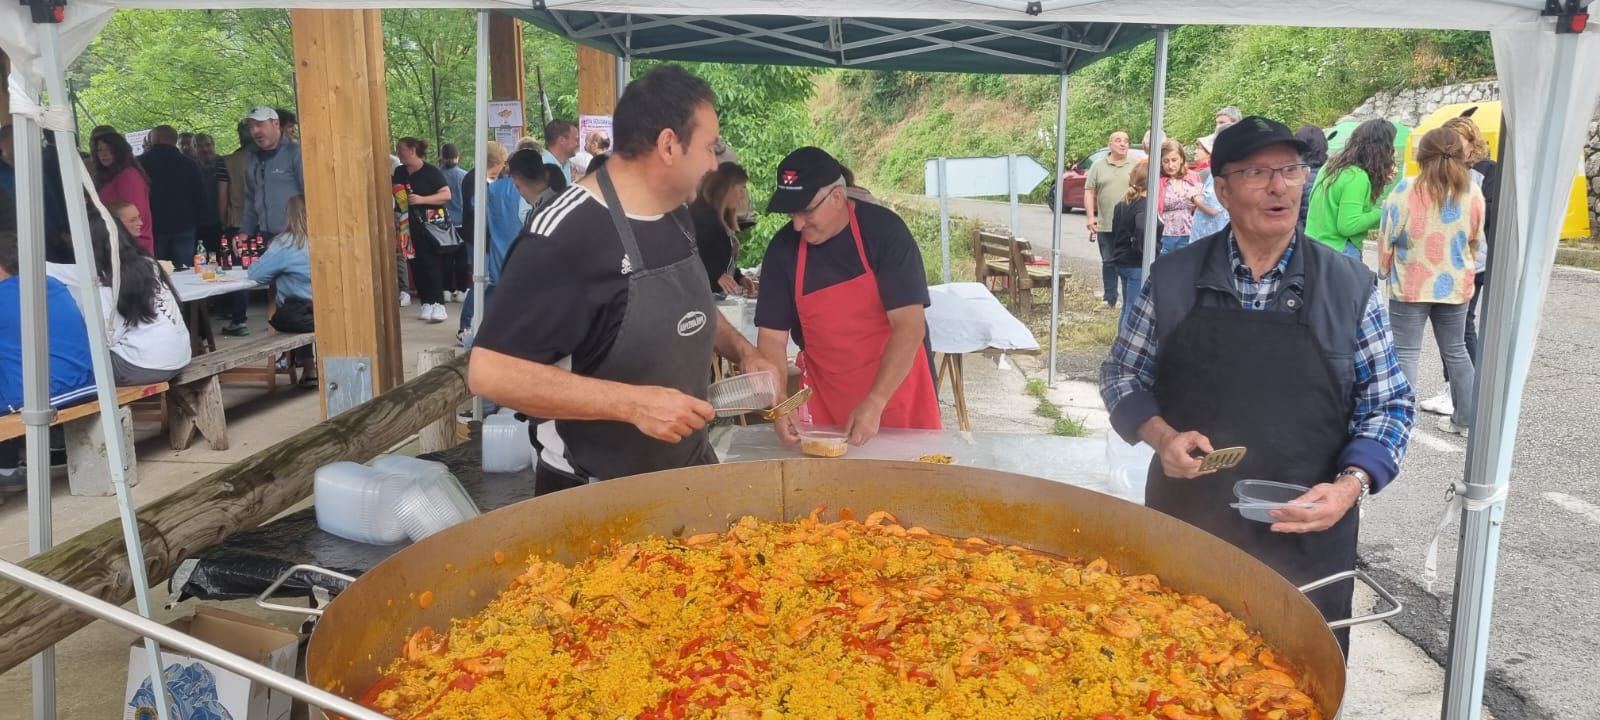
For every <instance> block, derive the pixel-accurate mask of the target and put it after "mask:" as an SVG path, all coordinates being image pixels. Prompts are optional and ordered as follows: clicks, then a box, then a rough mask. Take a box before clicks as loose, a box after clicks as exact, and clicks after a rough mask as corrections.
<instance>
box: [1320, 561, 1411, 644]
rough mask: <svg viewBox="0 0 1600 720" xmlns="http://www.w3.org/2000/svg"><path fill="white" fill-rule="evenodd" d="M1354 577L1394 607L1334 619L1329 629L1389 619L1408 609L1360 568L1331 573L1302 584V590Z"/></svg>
mask: <svg viewBox="0 0 1600 720" xmlns="http://www.w3.org/2000/svg"><path fill="white" fill-rule="evenodd" d="M1352 578H1354V579H1356V580H1359V581H1361V582H1363V583H1365V584H1366V586H1367V587H1369V588H1372V592H1374V593H1376V594H1377V595H1378V597H1380V598H1382V599H1383V601H1384V602H1386V603H1389V604H1390V605H1393V606H1394V607H1392V608H1389V609H1388V610H1384V611H1383V612H1379V613H1373V614H1371V615H1362V616H1361V617H1353V618H1350V619H1348V620H1334V621H1333V622H1330V623H1328V629H1329V630H1338V629H1339V628H1347V627H1352V626H1355V625H1365V624H1367V623H1370V622H1377V621H1379V620H1388V619H1389V618H1392V617H1394V616H1396V615H1399V614H1400V612H1401V611H1402V610H1405V609H1406V606H1405V605H1404V604H1402V603H1401V602H1400V599H1399V598H1397V597H1395V596H1394V595H1392V594H1390V593H1389V591H1388V590H1385V589H1383V586H1382V585H1379V584H1378V583H1377V581H1376V580H1373V579H1372V578H1371V577H1370V576H1369V575H1367V574H1366V573H1365V572H1362V571H1360V570H1346V571H1344V572H1342V573H1337V574H1334V575H1329V576H1328V577H1325V578H1323V579H1321V580H1316V581H1313V582H1310V583H1307V584H1305V585H1301V586H1300V592H1302V593H1308V592H1311V591H1312V590H1316V589H1317V588H1320V587H1325V586H1328V585H1332V584H1334V583H1336V582H1342V581H1345V580H1350V579H1352Z"/></svg>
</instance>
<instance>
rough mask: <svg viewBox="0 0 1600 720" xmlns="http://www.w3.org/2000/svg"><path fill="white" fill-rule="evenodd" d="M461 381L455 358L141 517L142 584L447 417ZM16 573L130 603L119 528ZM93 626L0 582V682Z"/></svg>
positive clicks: (463, 393)
mask: <svg viewBox="0 0 1600 720" xmlns="http://www.w3.org/2000/svg"><path fill="white" fill-rule="evenodd" d="M466 376H467V361H466V357H465V356H463V357H461V358H459V359H457V360H454V361H452V362H450V363H449V364H448V365H445V366H443V367H436V368H434V369H433V370H431V371H429V372H427V373H425V374H422V375H418V376H417V377H416V378H415V379H413V380H411V381H410V382H408V383H406V384H404V385H402V386H400V387H397V388H394V389H392V390H390V391H389V392H386V393H384V394H382V395H379V396H377V397H374V398H373V399H372V400H370V401H368V402H365V403H362V404H360V405H357V406H356V407H354V408H351V409H349V410H347V411H345V412H343V413H341V414H339V416H338V417H335V418H333V419H331V420H326V421H323V422H321V423H319V424H317V425H315V426H312V427H310V428H307V429H306V430H304V431H302V432H300V433H299V434H297V435H295V436H293V437H290V438H288V439H286V440H284V441H282V442H280V443H278V444H276V445H273V446H272V447H269V448H267V449H265V450H262V451H261V452H258V453H256V454H254V455H251V456H250V457H248V458H246V459H244V460H242V461H240V462H237V463H235V464H233V465H230V466H228V467H226V468H223V469H221V470H218V471H217V472H215V473H212V474H210V475H207V476H206V477H204V478H201V479H200V480H197V481H195V482H193V483H191V484H189V485H186V486H184V487H182V488H179V489H177V490H175V491H173V492H172V493H171V494H169V495H167V496H165V497H162V498H161V499H159V500H156V501H154V502H151V503H149V504H147V505H145V506H144V507H141V508H139V535H140V539H141V540H142V542H143V543H144V557H145V562H146V568H147V569H148V570H149V573H150V581H151V582H155V583H159V582H163V581H165V580H166V579H167V578H168V577H170V576H171V575H172V572H173V570H175V569H176V568H177V566H178V563H179V562H181V561H182V560H183V559H184V558H186V557H188V556H189V555H191V554H193V553H195V552H197V551H199V550H201V549H203V548H206V547H209V546H211V545H213V544H216V543H217V542H220V541H221V540H222V539H223V538H225V537H227V536H229V535H232V534H233V533H235V532H238V531H239V530H242V529H245V528H253V527H256V526H258V525H260V524H261V523H264V522H266V521H268V520H271V519H272V518H273V517H275V516H277V515H278V514H279V513H282V512H283V511H285V510H288V509H289V508H290V507H293V506H294V505H295V504H296V503H298V502H300V501H302V500H304V499H306V498H307V497H309V496H310V495H311V487H312V474H313V473H314V472H316V469H317V468H319V467H322V466H323V465H326V464H328V463H332V462H338V461H341V460H349V461H352V462H366V461H368V460H371V459H372V458H373V457H375V456H377V455H378V454H379V453H382V452H386V451H388V450H389V448H392V447H394V446H395V445H397V444H399V443H401V442H403V441H404V440H405V439H406V438H408V437H411V436H412V435H413V434H414V433H416V432H417V430H419V429H421V428H422V426H423V425H424V424H425V423H427V422H430V421H432V420H433V419H434V418H437V417H440V416H442V415H453V414H454V413H455V410H456V408H457V407H458V406H460V405H461V403H462V402H464V401H465V400H466V399H467V398H468V397H469V395H468V393H467V377H466ZM452 422H453V421H452ZM22 566H23V567H25V568H28V569H29V570H32V571H34V572H36V573H40V574H43V575H46V576H48V577H50V578H52V579H55V580H57V581H59V582H63V583H66V584H68V585H71V586H72V587H75V588H78V589H79V590H82V591H84V592H86V593H89V594H90V595H93V596H95V597H97V598H100V599H101V600H105V601H106V602H109V603H112V604H116V605H121V604H122V603H125V602H127V601H129V600H132V599H133V585H132V584H130V582H129V580H130V577H131V576H130V575H129V573H128V552H127V547H126V546H125V545H123V543H122V525H121V522H120V521H119V520H117V519H112V520H109V521H107V522H105V523H102V524H100V525H98V526H95V527H93V528H91V529H89V530H88V531H86V532H84V533H83V534H82V535H78V536H77V537H74V538H72V539H71V540H68V541H66V542H63V543H61V544H59V545H57V546H55V547H54V548H52V549H50V550H49V551H46V552H43V553H40V554H38V555H34V556H33V557H30V558H28V559H27V560H24V561H22ZM93 620H94V618H92V617H90V616H88V615H84V614H82V613H80V612H77V611H76V610H73V609H72V608H70V607H68V606H66V605H64V604H62V603H60V602H56V601H54V600H51V599H49V598H46V597H44V596H42V595H37V594H35V593H34V592H33V591H31V590H27V589H24V588H23V587H22V586H20V585H14V584H11V583H8V582H4V581H0V672H5V671H7V670H10V669H11V668H13V667H16V666H17V665H18V664H20V663H22V662H24V661H26V660H27V659H28V658H30V657H33V656H34V655H36V654H38V652H39V651H40V650H43V649H45V648H48V647H50V646H51V645H54V644H56V643H58V642H60V641H61V640H62V639H63V638H65V637H67V636H68V635H71V634H72V633H74V632H77V631H78V630H80V629H82V628H83V627H84V626H86V625H88V624H89V623H90V622H92V621H93Z"/></svg>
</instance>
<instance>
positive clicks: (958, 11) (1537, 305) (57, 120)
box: [0, 0, 1600, 720]
mask: <svg viewBox="0 0 1600 720" xmlns="http://www.w3.org/2000/svg"><path fill="white" fill-rule="evenodd" d="M224 6H225V7H274V8H281V7H308V8H321V9H365V8H375V7H460V8H477V9H486V10H507V11H522V12H524V13H529V12H532V13H541V12H542V13H562V14H569V13H570V14H576V13H584V12H593V13H606V14H617V13H621V14H625V15H627V14H637V15H649V16H659V17H664V18H676V19H679V20H678V21H677V22H678V23H679V24H680V25H683V24H690V25H692V24H695V23H697V22H699V21H707V22H715V20H716V19H717V18H730V17H739V16H753V17H768V18H770V17H774V16H778V17H804V18H812V19H816V20H817V21H819V22H822V23H824V24H826V23H831V22H835V21H838V20H842V19H846V18H860V17H862V16H871V17H872V18H882V19H896V20H925V21H941V22H943V23H952V22H954V23H960V22H969V21H970V22H972V23H1004V22H1015V21H1028V22H1030V23H1040V24H1047V23H1052V22H1054V23H1074V24H1083V23H1126V24H1162V23H1170V22H1172V21H1174V20H1202V21H1204V22H1206V23H1210V24H1239V25H1279V24H1284V23H1285V21H1289V22H1292V23H1293V24H1297V25H1304V26H1332V27H1398V28H1446V29H1462V30H1485V31H1491V32H1492V33H1493V37H1494V45H1495V58H1496V65H1497V69H1498V71H1499V79H1500V85H1501V92H1502V95H1503V96H1504V97H1505V99H1506V124H1507V133H1506V134H1505V136H1504V137H1505V148H1506V155H1505V157H1504V158H1502V159H1503V161H1504V162H1505V167H1506V171H1505V174H1504V179H1505V183H1504V190H1503V195H1502V201H1501V202H1502V206H1503V207H1507V208H1512V209H1513V210H1512V212H1507V213H1502V219H1501V223H1502V226H1501V229H1500V232H1499V234H1498V237H1499V241H1498V243H1497V246H1496V248H1495V251H1494V252H1495V263H1496V265H1497V266H1498V267H1500V268H1502V270H1501V271H1499V272H1497V273H1496V276H1497V281H1496V282H1495V283H1494V284H1493V286H1492V291H1491V293H1490V298H1489V302H1488V306H1487V309H1486V319H1487V332H1486V333H1485V347H1484V353H1483V367H1482V368H1481V370H1480V373H1479V379H1478V391H1479V397H1480V398H1481V401H1480V411H1479V414H1478V418H1477V422H1476V426H1475V427H1474V428H1473V429H1472V439H1471V443H1470V445H1469V453H1468V467H1467V473H1466V481H1465V482H1464V483H1462V484H1460V485H1459V486H1458V488H1457V492H1458V502H1460V503H1461V506H1462V520H1463V522H1462V537H1461V548H1460V554H1459V559H1458V569H1457V581H1456V592H1455V612H1454V618H1453V622H1452V627H1451V659H1450V664H1449V667H1448V668H1447V673H1448V675H1447V683H1448V688H1447V692H1446V697H1445V705H1444V717H1445V718H1448V719H1450V720H1469V719H1475V718H1478V717H1479V715H1480V712H1481V710H1480V707H1481V697H1482V692H1483V681H1484V670H1485V662H1486V656H1487V644H1488V631H1489V622H1490V610H1491V608H1492V598H1493V590H1494V572H1495V556H1496V552H1497V548H1498V540H1499V526H1500V521H1501V518H1502V516H1503V514H1504V500H1505V490H1506V487H1507V484H1508V482H1509V480H1510V470H1511V459H1512V450H1513V448H1514V442H1515V438H1516V432H1517V418H1518V415H1519V411H1520V408H1521V402H1522V392H1523V386H1524V383H1525V381H1526V378H1527V375H1528V369H1529V366H1530V363H1531V359H1532V354H1533V349H1534V344H1535V339H1536V337H1537V332H1538V327H1539V319H1540V317H1541V314H1542V310H1543V305H1544V288H1545V287H1546V286H1547V281H1548V279H1549V276H1550V272H1551V268H1552V265H1553V263H1554V260H1555V251H1556V248H1557V245H1558V243H1559V239H1558V234H1559V229H1560V220H1561V218H1560V216H1561V213H1562V208H1561V207H1560V205H1559V204H1558V203H1544V202H1537V201H1522V202H1519V199H1529V198H1532V199H1539V198H1550V197H1562V196H1563V193H1562V192H1558V190H1559V189H1560V188H1562V187H1565V185H1564V183H1566V182H1570V177H1571V173H1572V171H1573V167H1572V162H1573V161H1572V158H1574V157H1576V156H1577V154H1578V150H1579V148H1580V146H1581V145H1582V143H1583V140H1584V131H1585V129H1586V127H1587V122H1588V117H1589V114H1590V112H1591V111H1592V110H1593V109H1594V107H1595V104H1596V99H1597V97H1600V73H1595V72H1593V71H1592V69H1593V68H1596V67H1600V35H1596V34H1595V33H1593V32H1591V33H1587V34H1557V33H1556V32H1555V26H1556V23H1557V18H1554V17H1551V16H1550V14H1548V13H1547V10H1553V11H1556V14H1560V13H1561V12H1565V13H1568V14H1571V13H1579V12H1584V11H1586V9H1587V7H1588V6H1589V0H1565V1H1564V2H1562V1H1559V0H1412V2H1408V3H1399V4H1392V3H1385V2H1370V1H1361V0H1279V1H1278V2H1272V3H1252V2H1245V1H1244V0H1193V1H1190V2H1176V1H1173V0H1035V1H1032V2H1027V1H1018V0H886V1H885V2H880V3H876V4H875V5H873V6H872V7H871V9H870V10H866V11H863V8H862V5H861V3H859V2H858V1H857V0H798V1H796V2H778V1H776V0H703V1H702V2H698V3H694V4H690V3H685V2H682V0H660V1H657V2H645V1H643V0H626V1H624V0H542V1H539V0H536V1H535V2H531V3H526V2H524V3H518V2H498V1H496V0H387V1H386V0H372V1H357V2H344V1H341V0H320V1H317V0H244V1H242V2H230V1H229V0H128V1H126V2H83V3H80V4H74V5H72V6H70V7H67V8H65V16H66V19H65V22H63V23H61V24H49V23H45V24H38V25H35V24H34V23H33V21H32V18H31V16H30V13H31V8H30V7H29V6H16V5H11V6H7V7H6V8H0V48H3V49H4V50H5V52H6V53H7V54H8V55H9V56H10V57H11V59H12V62H13V78H12V83H11V87H12V97H13V100H12V109H13V112H14V113H16V117H17V138H18V140H17V143H16V144H17V165H18V167H17V177H18V183H17V186H18V192H19V198H18V215H19V229H20V230H21V231H22V232H21V233H19V236H20V237H21V238H22V247H23V250H22V265H23V267H22V268H21V275H22V282H23V304H24V308H23V315H24V319H25V321H27V322H28V323H29V325H28V326H26V327H25V330H26V332H27V334H28V337H27V338H25V340H24V347H25V357H26V358H27V365H28V367H30V368H31V371H30V372H28V373H26V383H25V384H26V388H27V390H28V394H27V397H28V402H27V403H26V410H25V412H24V420H25V422H28V423H29V459H30V464H32V461H35V460H40V459H42V457H43V455H42V453H44V452H45V444H44V435H43V432H44V427H45V423H47V422H48V417H49V413H48V408H47V407H45V406H44V402H45V398H46V397H47V395H48V392H47V390H48V382H47V379H46V378H45V377H44V376H43V375H42V373H43V372H44V370H43V368H44V367H46V365H45V363H44V357H45V356H44V344H43V341H44V337H43V334H42V328H43V324H42V322H40V321H38V320H37V319H35V318H36V315H35V313H33V311H32V309H33V308H42V306H43V302H42V300H43V254H42V252H41V250H42V245H43V243H42V238H40V237H38V235H39V232H38V229H39V228H40V227H41V225H40V223H39V213H40V210H39V197H38V191H37V185H38V180H37V178H38V177H39V167H38V162H39V153H38V146H39V131H40V127H41V125H43V126H47V127H49V128H50V129H52V130H57V131H58V137H59V138H60V139H61V141H62V142H61V144H62V146H63V147H66V146H71V145H72V138H71V137H70V135H68V131H70V122H66V123H63V119H64V118H69V117H70V115H66V114H65V113H66V111H65V109H64V108H59V107H56V108H51V109H48V110H46V111H44V112H41V111H40V109H39V108H38V107H37V105H35V104H34V103H35V101H36V100H37V98H38V96H39V92H38V89H39V88H40V87H45V88H48V89H49V90H51V91H52V92H51V93H50V94H51V96H52V97H53V98H55V100H54V101H53V103H54V104H55V105H59V104H60V103H61V101H62V100H64V98H65V92H64V82H63V79H62V71H63V68H64V66H65V65H66V63H68V62H70V60H71V59H72V58H74V57H76V55H77V53H79V52H81V51H82V49H83V48H85V47H86V46H87V45H88V43H89V41H90V40H91V39H92V37H93V36H94V34H95V33H96V32H97V31H98V30H99V28H100V27H101V26H102V25H104V23H105V22H106V20H107V19H109V16H110V13H111V12H112V11H113V10H114V9H116V8H166V9H205V8H215V7H224ZM46 12H48V9H46ZM46 17H48V15H46ZM483 27H484V23H483V22H481V21H480V31H481V29H482V28H483ZM716 33H722V34H723V35H726V36H729V37H726V38H724V39H726V40H727V41H729V42H748V41H749V40H750V39H752V37H743V38H741V37H740V34H739V33H730V32H728V31H727V30H726V29H725V28H715V27H713V28H712V32H711V33H708V34H711V35H715V34H716ZM757 35H759V33H757ZM584 41H585V42H590V43H591V44H598V43H597V42H596V41H595V40H594V39H593V38H590V39H587V40H584ZM486 53H487V50H486V48H485V47H484V40H483V38H482V36H481V35H480V48H479V65H478V67H479V72H480V76H479V82H480V85H483V84H484V83H485V76H486V75H487V71H486V67H487V63H486V62H485V58H486ZM774 62H778V61H774ZM1065 69H1066V68H1065V67H1063V68H1062V70H1063V75H1062V78H1063V88H1064V83H1065V74H1064V72H1065ZM1285 91H1286V92H1292V91H1293V90H1292V89H1288V88H1286V89H1285ZM478 98H479V103H480V107H479V118H480V122H479V123H478V125H479V139H478V142H477V146H478V148H479V152H480V153H481V152H482V147H483V143H484V133H485V129H484V127H485V126H486V125H487V123H486V122H485V121H484V118H485V113H486V108H485V107H483V103H484V101H485V100H486V93H485V92H484V90H483V89H482V87H480V90H479V93H478ZM1058 140H1059V135H1058ZM480 156H481V155H480ZM62 157H63V158H64V159H63V161H62V166H63V167H62V170H63V172H64V174H67V173H72V174H67V175H66V176H67V177H68V178H71V177H75V176H76V173H79V172H81V166H80V165H79V163H77V162H76V161H75V159H71V158H70V157H68V156H65V155H63V156H62ZM69 161H70V162H69ZM69 166H72V167H69ZM479 177H480V182H482V175H481V174H480V176H479ZM69 182H70V181H69ZM68 196H69V213H70V215H71V216H72V229H73V234H74V238H75V247H76V248H77V250H78V257H79V258H80V259H83V258H89V257H92V255H91V254H90V253H89V252H88V251H87V245H88V240H87V237H86V234H85V218H86V215H85V207H84V205H83V203H82V201H81V198H78V199H76V200H74V199H73V198H74V197H75V196H76V194H75V193H68ZM480 196H481V188H480ZM480 208H481V205H480ZM476 225H477V227H478V228H480V229H481V228H483V227H484V223H483V222H482V221H481V220H480V221H479V222H478V223H476ZM477 246H478V247H479V248H482V247H483V242H482V239H481V238H479V241H478V244H477ZM1058 260H1059V258H1058V257H1057V258H1053V261H1058ZM80 262H85V263H87V262H88V261H87V260H80ZM480 267H481V263H480ZM85 270H87V268H85ZM84 276H85V277H93V274H92V273H90V274H85V275H84ZM478 296H479V297H482V292H481V288H480V292H479V293H478ZM85 297H86V298H90V299H91V305H93V304H97V302H98V296H97V295H95V294H94V293H88V294H86V295H85ZM90 309H91V310H93V312H85V316H86V317H90V318H95V317H98V316H99V313H98V308H97V307H93V308H90ZM480 315H481V313H480ZM90 324H91V326H93V325H94V323H93V322H92V321H91V322H90ZM94 329H95V328H94V327H91V330H92V331H93V330H94ZM95 334H97V333H95V332H91V335H92V336H93V335H95ZM95 353H96V363H95V364H96V377H97V378H98V379H100V380H101V387H102V397H101V402H102V405H104V404H106V403H108V402H110V403H114V400H108V393H107V391H106V388H109V386H110V383H109V372H108V371H107V370H106V369H105V368H104V367H103V366H105V365H106V363H105V355H106V350H105V344H104V341H103V336H102V338H101V340H100V341H98V342H96V343H95ZM109 397H111V398H114V393H110V394H109ZM112 409H114V407H113V408H112ZM35 452H38V453H40V455H38V456H35V454H34V453H35ZM118 488H119V491H121V492H120V493H119V504H120V505H121V506H122V509H123V514H124V522H125V524H126V525H127V526H128V527H129V531H128V536H127V539H128V540H130V541H131V540H135V539H136V538H137V535H136V534H133V531H132V529H131V528H132V527H133V523H132V510H131V506H132V502H131V498H129V497H128V496H127V493H126V490H127V488H126V485H125V483H121V482H119V483H118ZM34 490H37V488H33V489H31V490H30V499H29V501H30V503H33V504H35V505H36V506H37V505H38V503H40V502H42V501H44V500H45V498H42V497H40V496H39V495H38V494H36V493H35V492H34ZM34 539H35V540H36V541H39V542H35V543H33V548H32V549H33V551H34V552H39V551H41V550H42V549H43V547H41V544H43V545H48V542H49V529H48V516H47V515H46V518H45V521H44V526H43V527H42V528H38V529H37V530H36V533H35V538H34ZM129 550H130V558H131V559H134V561H135V562H134V565H135V567H136V568H137V566H138V565H139V563H138V561H137V558H138V555H137V554H136V553H137V551H138V548H137V547H135V546H134V545H133V544H130V548H129ZM137 572H138V570H137V569H136V573H137ZM142 580H143V579H142V578H140V582H138V583H137V584H139V585H141V592H142V591H143V589H144V588H145V587H147V584H146V583H143V582H142ZM145 602H147V600H146V601H145ZM145 602H142V603H141V605H144V604H145ZM152 666H156V667H159V663H152ZM40 689H41V688H40V687H39V686H38V681H37V680H36V688H35V690H36V695H37V694H38V691H39V690H40ZM48 690H49V691H50V692H51V693H52V694H53V687H51V688H49V689H48ZM40 712H41V711H40V708H39V707H38V701H37V697H36V713H40Z"/></svg>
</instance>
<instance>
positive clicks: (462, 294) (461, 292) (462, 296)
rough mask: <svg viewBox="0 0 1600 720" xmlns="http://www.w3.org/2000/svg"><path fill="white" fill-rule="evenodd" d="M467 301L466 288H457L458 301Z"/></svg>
mask: <svg viewBox="0 0 1600 720" xmlns="http://www.w3.org/2000/svg"><path fill="white" fill-rule="evenodd" d="M466 301H467V291H465V290H457V291H456V302H458V303H464V302H466Z"/></svg>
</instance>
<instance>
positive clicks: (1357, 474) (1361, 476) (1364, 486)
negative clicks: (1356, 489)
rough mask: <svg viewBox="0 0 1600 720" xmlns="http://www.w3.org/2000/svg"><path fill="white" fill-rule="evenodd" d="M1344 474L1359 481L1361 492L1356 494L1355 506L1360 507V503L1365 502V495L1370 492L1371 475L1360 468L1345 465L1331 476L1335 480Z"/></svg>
mask: <svg viewBox="0 0 1600 720" xmlns="http://www.w3.org/2000/svg"><path fill="white" fill-rule="evenodd" d="M1346 475H1348V476H1350V477H1353V478H1355V479H1356V482H1358V483H1361V494H1360V495H1357V496H1356V506H1357V507H1360V506H1361V503H1363V502H1366V500H1367V496H1368V495H1370V494H1371V493H1372V476H1371V475H1368V474H1367V471H1365V470H1362V469H1361V468H1358V467H1347V468H1345V469H1343V470H1340V471H1339V474H1338V475H1335V476H1333V479H1334V480H1335V481H1337V480H1338V479H1339V478H1342V477H1344V476H1346Z"/></svg>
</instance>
